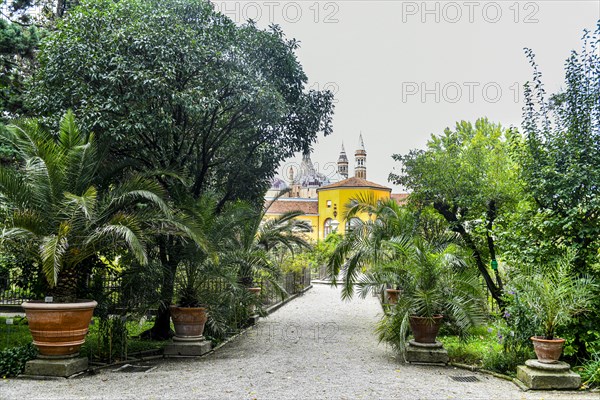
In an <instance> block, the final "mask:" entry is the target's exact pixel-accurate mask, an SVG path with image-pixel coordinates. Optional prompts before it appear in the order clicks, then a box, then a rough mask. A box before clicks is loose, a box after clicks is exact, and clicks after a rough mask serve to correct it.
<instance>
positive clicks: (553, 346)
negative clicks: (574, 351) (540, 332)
mask: <svg viewBox="0 0 600 400" xmlns="http://www.w3.org/2000/svg"><path fill="white" fill-rule="evenodd" d="M531 341H532V342H533V350H535V354H536V355H537V358H538V361H539V362H541V363H544V364H554V363H556V362H558V359H559V358H560V355H561V354H562V351H563V346H564V344H565V339H560V338H556V339H544V337H543V336H532V337H531Z"/></svg>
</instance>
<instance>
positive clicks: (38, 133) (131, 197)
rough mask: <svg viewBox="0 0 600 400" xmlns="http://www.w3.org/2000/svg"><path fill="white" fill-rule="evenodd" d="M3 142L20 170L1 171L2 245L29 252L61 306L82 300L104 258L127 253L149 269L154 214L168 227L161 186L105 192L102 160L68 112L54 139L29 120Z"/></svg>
mask: <svg viewBox="0 0 600 400" xmlns="http://www.w3.org/2000/svg"><path fill="white" fill-rule="evenodd" d="M3 140H5V141H7V142H8V143H9V144H10V145H11V146H12V147H13V149H14V150H15V151H16V153H17V155H18V159H19V162H18V167H17V168H16V169H12V168H8V167H0V202H1V205H2V208H3V209H4V211H5V214H6V218H5V221H4V222H3V231H2V235H1V238H2V240H5V241H11V242H15V243H17V244H23V243H27V244H28V245H27V246H26V248H25V250H28V251H30V252H31V253H32V255H33V256H34V257H35V258H36V259H37V260H39V263H40V265H41V270H42V272H43V274H44V275H45V277H46V279H47V282H48V284H49V286H50V293H51V294H52V295H53V296H54V300H55V301H57V302H71V301H73V300H75V299H76V298H77V292H78V287H79V285H80V283H81V279H82V277H83V275H84V274H85V272H86V271H89V267H90V264H91V263H92V262H93V260H94V259H95V258H96V257H97V256H98V255H99V254H101V253H103V252H112V251H115V250H119V251H129V252H131V254H132V255H133V256H134V257H135V258H136V259H137V260H138V261H139V262H140V263H141V264H145V263H146V262H147V260H148V257H147V254H146V250H145V246H144V243H145V241H146V238H147V232H146V228H147V227H148V225H147V223H148V220H149V218H150V217H151V216H152V215H154V214H153V213H154V212H156V211H158V212H159V214H160V216H162V218H163V219H164V218H165V217H168V216H169V214H170V211H169V209H168V207H167V205H166V203H165V202H164V201H163V199H162V198H163V195H164V193H163V192H162V190H161V187H160V186H159V185H158V184H156V183H154V182H153V181H151V180H149V179H147V178H144V177H141V176H133V177H131V178H130V179H128V180H125V181H123V182H122V183H109V184H105V182H103V178H104V177H103V174H104V169H103V165H102V162H103V160H104V152H103V151H101V150H100V149H99V148H98V146H97V144H96V141H95V138H94V136H93V135H92V134H90V135H85V134H83V133H82V132H80V131H79V129H78V128H77V125H76V123H75V117H74V115H73V113H72V112H70V111H69V112H67V113H66V114H65V116H64V117H63V119H62V121H61V124H60V127H59V130H58V132H57V134H56V135H55V134H53V133H51V132H49V131H48V130H46V129H44V128H42V126H41V125H40V124H39V123H38V122H37V121H36V120H32V119H30V120H23V121H20V122H18V123H16V124H14V125H11V126H9V127H8V128H7V131H6V134H5V135H4V137H3Z"/></svg>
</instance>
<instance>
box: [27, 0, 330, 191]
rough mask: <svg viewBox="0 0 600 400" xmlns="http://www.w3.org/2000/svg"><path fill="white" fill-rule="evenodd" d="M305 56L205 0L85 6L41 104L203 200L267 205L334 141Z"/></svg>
mask: <svg viewBox="0 0 600 400" xmlns="http://www.w3.org/2000/svg"><path fill="white" fill-rule="evenodd" d="M297 47H298V42H296V41H295V40H287V39H285V38H284V35H283V33H282V31H281V30H280V29H279V28H278V27H276V26H273V27H271V28H270V29H269V30H260V29H258V28H256V27H255V26H254V25H253V24H251V23H248V24H245V25H242V26H236V25H235V24H234V23H233V22H232V21H231V20H229V19H228V18H227V17H225V16H224V15H222V14H220V13H218V12H216V11H215V10H214V9H213V6H212V5H211V4H210V3H209V2H207V1H204V0H189V1H188V0H186V1H183V0H168V1H157V0H125V1H119V2H114V1H109V0H96V1H84V2H82V6H81V7H78V8H76V9H73V10H72V12H71V14H70V17H69V18H68V19H66V20H63V21H61V22H60V23H59V24H58V29H57V31H56V32H53V34H51V35H50V36H49V37H48V39H47V40H46V41H45V43H44V48H43V51H42V52H41V55H40V62H41V66H42V67H41V71H40V74H39V75H38V76H37V79H36V81H35V84H34V88H33V90H32V92H31V97H32V104H33V105H34V106H35V109H36V110H38V111H40V112H41V113H43V114H46V115H51V116H52V115H54V114H53V113H54V112H56V111H57V110H63V109H67V108H72V109H74V110H75V111H76V112H77V114H78V115H80V116H81V120H82V125H83V127H85V128H86V129H89V130H91V131H93V132H97V134H98V137H99V140H101V141H107V142H110V143H111V148H112V153H113V156H114V157H119V158H128V159H134V160H136V162H137V163H138V164H139V165H140V168H143V169H155V168H161V169H174V170H177V171H184V172H186V173H187V175H189V177H190V179H191V190H192V193H193V195H194V196H195V197H197V196H199V195H200V194H201V193H203V192H206V191H216V192H218V193H219V194H220V195H221V201H222V203H224V202H226V201H228V200H231V199H237V198H242V199H247V200H251V201H257V200H259V199H260V198H261V197H262V193H263V191H264V190H265V188H266V186H267V185H268V180H269V178H271V177H272V175H273V174H274V171H275V169H276V167H277V165H278V164H279V163H280V162H281V161H282V160H284V159H285V158H287V157H289V156H291V155H292V154H294V153H295V152H297V151H300V150H304V149H308V148H310V146H311V144H312V143H313V142H314V140H315V139H316V137H317V136H316V135H317V133H318V132H320V131H322V132H324V133H325V134H327V133H329V132H330V131H331V112H332V105H331V94H330V93H329V92H317V91H305V90H304V89H305V84H306V82H307V77H306V75H305V74H304V72H303V71H302V67H301V65H300V64H299V63H298V61H297V59H296V56H295V54H294V52H295V50H296V49H297Z"/></svg>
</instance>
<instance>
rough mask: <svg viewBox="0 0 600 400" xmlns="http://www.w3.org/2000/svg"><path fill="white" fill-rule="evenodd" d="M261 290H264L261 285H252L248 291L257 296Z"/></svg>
mask: <svg viewBox="0 0 600 400" xmlns="http://www.w3.org/2000/svg"><path fill="white" fill-rule="evenodd" d="M261 290H262V288H259V287H250V288H248V291H249V292H250V293H252V294H255V295H257V296H258V295H259V294H260V291H261Z"/></svg>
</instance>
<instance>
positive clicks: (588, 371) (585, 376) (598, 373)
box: [577, 353, 600, 387]
mask: <svg viewBox="0 0 600 400" xmlns="http://www.w3.org/2000/svg"><path fill="white" fill-rule="evenodd" d="M577 372H579V374H580V375H581V381H582V382H583V385H584V386H588V387H600V353H596V354H594V355H593V356H592V358H591V359H590V360H589V361H588V362H586V363H585V364H583V365H582V366H581V367H579V368H577Z"/></svg>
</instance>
